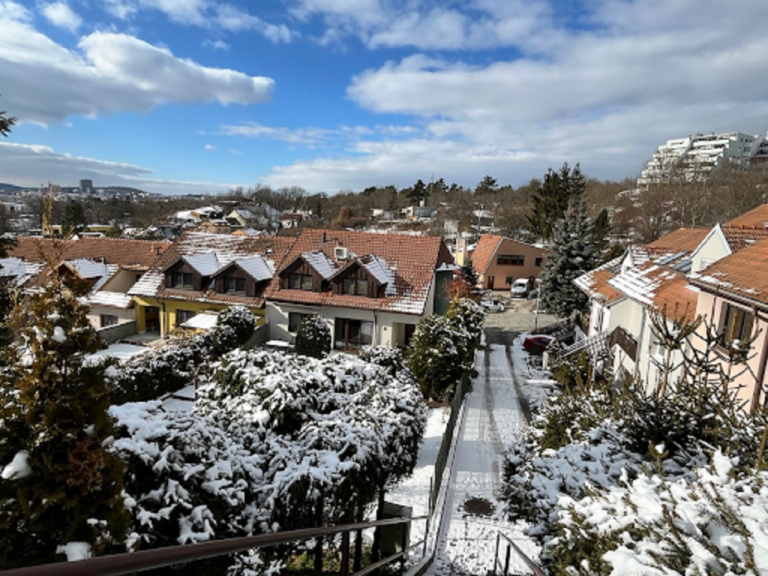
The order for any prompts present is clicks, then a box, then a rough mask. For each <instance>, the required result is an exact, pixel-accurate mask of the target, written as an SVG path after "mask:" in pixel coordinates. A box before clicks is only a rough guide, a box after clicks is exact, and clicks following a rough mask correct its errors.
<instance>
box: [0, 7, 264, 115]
mask: <svg viewBox="0 0 768 576" xmlns="http://www.w3.org/2000/svg"><path fill="white" fill-rule="evenodd" d="M0 78H2V79H3V86H2V89H3V107H4V108H7V109H8V110H13V114H14V115H15V116H18V117H19V120H20V121H22V122H38V123H43V124H48V123H54V122H62V121H64V120H65V118H66V117H67V116H69V115H72V114H80V115H84V116H89V117H93V116H97V115H101V114H108V113H111V112H118V111H135V112H146V111H149V110H152V109H153V108H156V107H157V106H161V105H162V104H166V103H169V102H184V103H200V102H214V101H216V102H219V103H221V104H225V105H226V104H232V103H237V104H250V103H255V102H265V101H268V100H269V99H270V96H271V93H272V89H273V85H274V81H273V80H272V79H270V78H266V77H262V76H255V77H251V76H248V75H246V74H244V73H242V72H236V71H234V70H227V69H222V68H210V67H206V66H202V65H200V64H197V63H195V62H193V61H191V60H186V59H181V58H177V57H176V56H174V55H173V54H172V53H171V51H170V50H168V49H167V48H161V47H158V46H153V45H151V44H149V43H147V42H144V41H143V40H140V39H138V38H136V37H134V36H129V35H126V34H114V33H107V32H94V33H92V34H89V35H87V36H84V37H82V38H81V39H80V41H79V42H78V50H77V51H74V50H69V49H67V48H65V47H63V46H61V45H60V44H57V43H56V42H54V41H53V40H51V39H50V38H48V37H47V36H44V35H43V34H41V33H39V32H37V31H36V30H34V29H33V28H32V27H31V26H29V25H27V24H26V23H24V22H19V21H9V22H4V24H3V34H2V35H0Z"/></svg>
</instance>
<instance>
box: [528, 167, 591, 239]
mask: <svg viewBox="0 0 768 576" xmlns="http://www.w3.org/2000/svg"><path fill="white" fill-rule="evenodd" d="M586 187H587V180H586V178H585V177H584V175H583V174H582V173H581V168H580V167H579V165H578V164H576V166H575V167H574V168H573V170H571V169H570V168H569V167H568V163H567V162H566V163H564V164H563V165H562V167H561V168H560V170H559V171H558V172H555V171H554V170H552V169H551V168H550V169H549V171H548V172H547V173H546V175H545V176H544V180H543V181H542V182H541V183H540V184H539V185H538V187H537V189H536V191H535V192H534V194H533V196H532V197H531V213H530V214H529V215H528V216H527V218H528V227H529V231H530V233H531V235H532V236H534V237H536V238H541V239H543V240H550V239H551V238H552V231H553V230H552V227H553V225H554V223H555V222H557V221H558V220H560V219H562V218H563V217H564V216H565V213H566V211H567V210H568V207H569V206H572V205H575V203H576V202H578V201H579V200H581V199H582V198H583V197H584V191H585V190H586Z"/></svg>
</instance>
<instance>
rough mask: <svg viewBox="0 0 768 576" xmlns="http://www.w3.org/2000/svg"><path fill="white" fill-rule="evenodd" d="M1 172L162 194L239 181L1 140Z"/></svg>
mask: <svg viewBox="0 0 768 576" xmlns="http://www.w3.org/2000/svg"><path fill="white" fill-rule="evenodd" d="M0 174H2V175H3V178H4V179H5V180H6V181H8V182H13V183H17V184H19V185H21V186H30V187H33V186H34V187H37V186H40V184H41V183H44V182H47V181H48V180H50V181H52V182H54V183H56V184H61V185H62V186H74V185H76V183H77V182H78V181H79V180H80V179H82V178H88V179H91V180H93V181H94V184H95V185H96V186H129V187H134V188H139V189H141V190H145V191H147V192H157V193H160V194H186V193H213V194H215V193H220V192H226V191H228V190H230V189H232V188H235V187H236V186H238V185H239V184H228V183H213V182H187V181H182V180H169V179H161V178H152V177H151V175H152V174H154V172H153V171H152V170H150V169H149V168H144V167H142V166H136V165H134V164H127V163H123V162H109V161H105V160H97V159H95V158H85V157H80V156H71V155H69V154H62V153H58V152H55V151H54V150H53V149H52V148H50V147H48V146H38V145H27V144H14V143H9V142H0Z"/></svg>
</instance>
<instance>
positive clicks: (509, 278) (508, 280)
mask: <svg viewBox="0 0 768 576" xmlns="http://www.w3.org/2000/svg"><path fill="white" fill-rule="evenodd" d="M512 281H513V278H512V276H507V278H506V280H504V283H505V284H506V285H507V286H511V285H512Z"/></svg>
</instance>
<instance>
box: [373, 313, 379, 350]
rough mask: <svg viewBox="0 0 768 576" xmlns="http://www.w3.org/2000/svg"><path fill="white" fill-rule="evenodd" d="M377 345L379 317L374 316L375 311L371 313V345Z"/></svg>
mask: <svg viewBox="0 0 768 576" xmlns="http://www.w3.org/2000/svg"><path fill="white" fill-rule="evenodd" d="M378 344H379V316H378V314H376V310H374V311H373V345H374V346H378Z"/></svg>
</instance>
